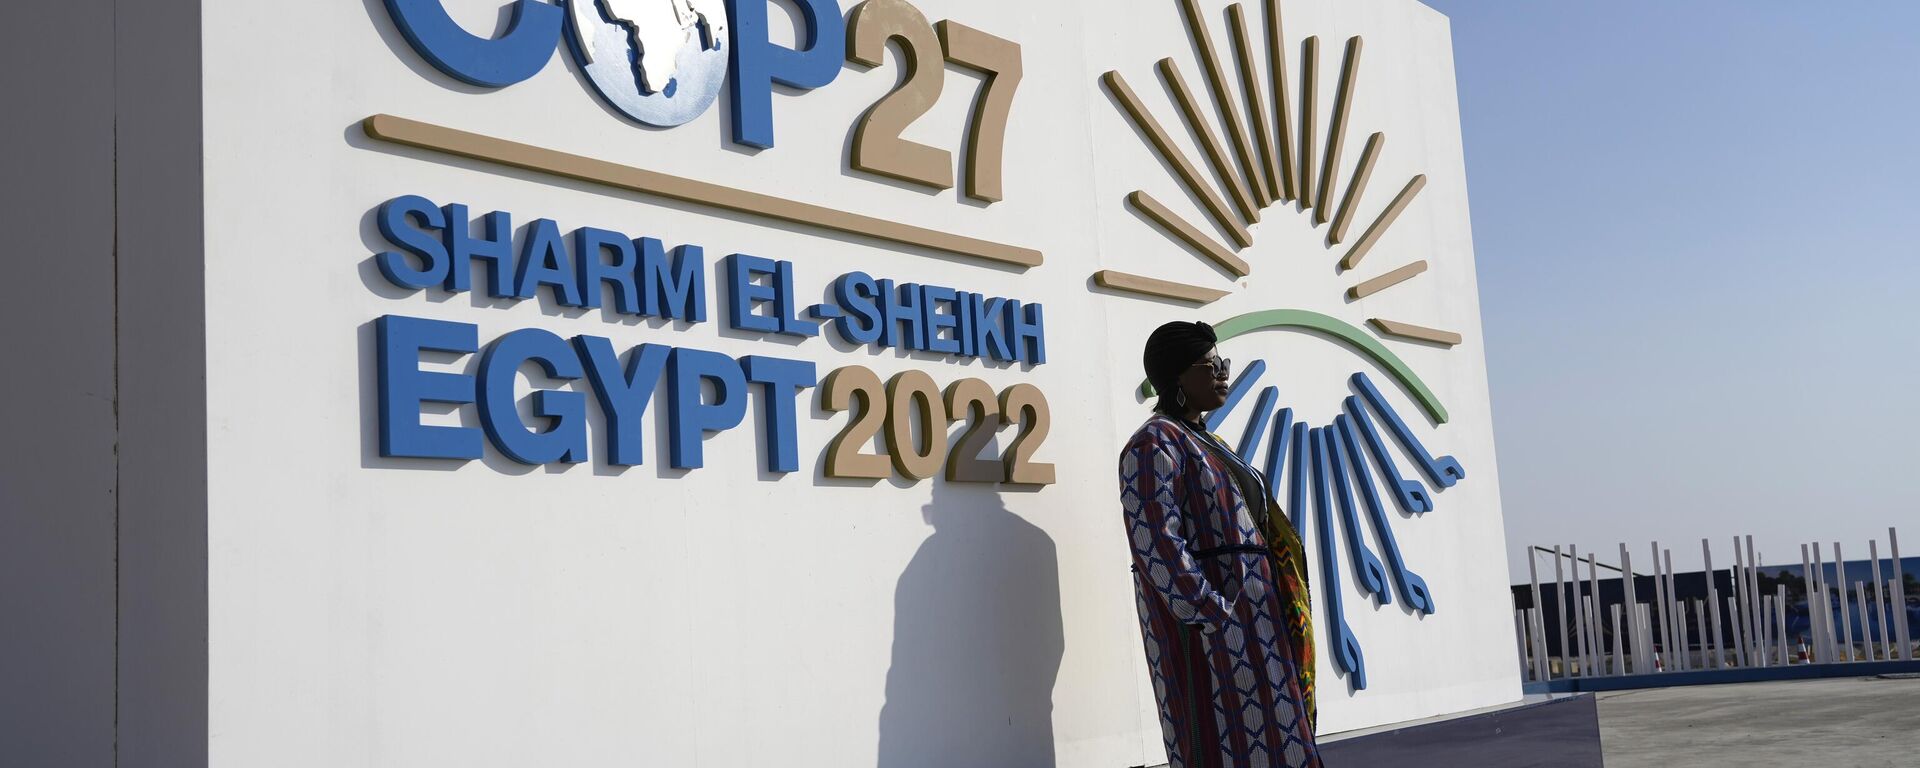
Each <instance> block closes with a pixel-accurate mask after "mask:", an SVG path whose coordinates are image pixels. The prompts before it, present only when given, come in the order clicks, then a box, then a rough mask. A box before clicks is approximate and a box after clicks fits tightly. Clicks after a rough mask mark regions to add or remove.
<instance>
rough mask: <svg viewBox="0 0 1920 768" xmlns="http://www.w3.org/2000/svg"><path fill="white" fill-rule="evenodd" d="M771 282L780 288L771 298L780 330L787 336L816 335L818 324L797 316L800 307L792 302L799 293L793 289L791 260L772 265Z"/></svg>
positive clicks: (818, 331)
mask: <svg viewBox="0 0 1920 768" xmlns="http://www.w3.org/2000/svg"><path fill="white" fill-rule="evenodd" d="M773 282H774V285H775V286H777V287H778V288H779V290H780V293H779V295H778V296H776V297H775V298H774V300H773V306H774V309H775V310H776V312H777V313H778V314H779V315H780V332H781V333H784V334H787V335H789V336H818V335H820V324H819V323H816V322H813V321H811V320H801V319H800V318H799V314H800V312H799V310H800V308H799V307H798V306H796V305H795V304H794V298H795V297H796V296H798V295H799V294H797V293H794V290H793V262H791V261H782V262H777V263H775V264H774V265H773Z"/></svg>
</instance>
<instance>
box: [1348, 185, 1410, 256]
mask: <svg viewBox="0 0 1920 768" xmlns="http://www.w3.org/2000/svg"><path fill="white" fill-rule="evenodd" d="M1425 186H1427V175H1426V174H1424V173H1423V174H1420V175H1418V176H1415V177H1413V178H1412V179H1410V180H1408V181H1407V185H1406V186H1405V187H1401V188H1400V194H1398V195H1394V197H1393V202H1391V203H1388V204H1387V209H1386V210H1384V211H1381V212H1380V216H1379V217H1378V218H1375V219H1374V220H1373V223H1372V224H1369V225H1367V231H1366V232H1363V233H1361V234H1360V239H1359V240H1358V241H1356V242H1354V244H1353V248H1352V249H1350V250H1348V251H1347V255H1346V257H1345V258H1342V259H1341V260H1340V268H1341V269H1353V268H1354V267H1355V266H1357V265H1359V263H1360V260H1361V259H1364V258H1366V256H1367V251H1369V250H1372V249H1373V244H1374V243H1377V242H1379V241H1380V236H1381V235H1383V234H1386V232H1387V228H1388V227H1391V226H1393V222H1394V220H1395V219H1398V218H1400V212H1401V211H1404V210H1406V209H1407V204H1408V203H1411V202H1413V196H1414V195H1418V194H1420V190H1421V189H1422V188H1423V187H1425Z"/></svg>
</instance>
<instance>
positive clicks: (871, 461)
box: [820, 365, 1054, 485]
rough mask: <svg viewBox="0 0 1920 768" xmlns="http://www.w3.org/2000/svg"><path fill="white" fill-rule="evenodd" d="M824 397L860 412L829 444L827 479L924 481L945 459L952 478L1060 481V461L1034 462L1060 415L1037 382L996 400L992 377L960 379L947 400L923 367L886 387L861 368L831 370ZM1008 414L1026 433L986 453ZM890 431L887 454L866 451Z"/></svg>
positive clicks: (834, 407)
mask: <svg viewBox="0 0 1920 768" xmlns="http://www.w3.org/2000/svg"><path fill="white" fill-rule="evenodd" d="M856 398H857V399H858V403H857V404H856V402H855V400H856ZM820 402H821V406H822V407H824V408H826V409H827V410H829V411H833V412H836V413H838V412H840V411H847V410H852V411H853V412H854V413H853V414H852V418H850V419H849V420H848V422H847V426H846V428H845V429H842V430H840V434H839V435H838V436H837V437H835V438H834V439H833V442H832V443H830V444H828V446H827V461H826V475H827V477H842V478H859V479H868V480H878V479H884V478H887V477H890V476H892V474H893V473H894V471H896V470H897V471H898V472H899V473H900V474H901V475H902V476H904V477H906V478H908V479H910V480H924V479H926V478H928V477H932V476H933V475H934V474H935V473H938V472H939V471H940V467H941V465H942V464H943V463H944V464H945V465H946V477H947V480H948V481H949V482H959V483H1000V482H1005V483H1018V484H1023V485H1052V484H1053V482H1054V471H1053V465H1052V464H1046V463H1041V462H1036V461H1034V460H1033V455H1034V454H1035V453H1037V452H1038V451H1039V450H1040V444H1041V443H1043V442H1045V441H1046V439H1047V433H1048V432H1050V431H1051V430H1052V429H1053V413H1052V411H1051V410H1050V409H1049V408H1048V407H1047V398H1046V395H1044V394H1041V392H1040V388H1039V387H1036V386H1034V385H1032V384H1015V385H1013V386H1011V387H1008V388H1007V389H1006V390H1005V391H1003V392H1001V393H1000V394H999V395H998V396H997V397H996V396H995V395H994V392H993V388H992V387H991V386H989V385H988V384H987V383H986V382H984V381H981V380H979V379H961V380H959V381H956V382H954V383H953V384H952V385H950V386H948V387H947V391H946V393H945V396H944V397H943V396H942V394H941V392H940V388H939V387H938V386H937V385H935V384H934V383H933V378H932V377H930V376H928V375H927V374H925V373H923V372H920V371H906V372H903V373H900V374H898V375H896V376H894V377H893V379H892V380H891V381H888V382H887V383H886V385H885V386H882V385H881V383H880V377H879V376H878V375H877V374H875V373H874V372H873V371H871V370H869V369H867V368H865V367H862V366H857V365H854V366H848V367H845V368H841V369H839V370H836V371H834V372H833V373H830V374H828V375H827V378H826V381H824V382H822V383H821V386H820ZM1003 416H1005V417H1006V418H1007V419H1008V420H1013V421H1018V422H1020V433H1019V435H1018V436H1016V437H1014V439H1013V441H1012V442H1011V443H1009V444H1008V445H1007V451H1006V455H1005V456H1003V457H1002V458H1001V459H1000V460H998V461H994V460H988V459H981V458H979V456H980V451H982V450H984V449H985V448H986V446H987V444H988V443H989V442H990V441H992V440H993V437H994V434H995V433H997V432H998V431H999V430H1000V427H1001V425H1002V417H1003ZM915 417H918V419H919V422H920V439H919V440H915V439H914V438H913V420H914V418H915ZM960 419H964V420H966V422H967V428H966V429H964V430H962V431H961V432H960V436H959V438H958V439H957V440H955V441H954V443H953V446H952V450H951V451H949V450H948V444H947V426H948V424H949V423H951V422H952V421H954V420H960ZM883 430H884V432H885V435H886V441H885V444H886V447H887V448H886V451H887V455H885V456H882V455H880V454H875V453H862V452H861V450H860V449H861V448H863V447H866V446H867V445H869V444H871V443H872V442H873V438H874V436H875V435H878V434H881V433H882V431H883ZM889 459H891V461H889ZM889 465H891V466H889Z"/></svg>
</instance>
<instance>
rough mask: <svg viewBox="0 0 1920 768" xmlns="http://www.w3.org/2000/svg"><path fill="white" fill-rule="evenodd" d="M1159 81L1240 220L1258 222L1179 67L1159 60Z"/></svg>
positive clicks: (1253, 206) (1255, 208)
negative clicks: (1164, 85) (1238, 214)
mask: <svg viewBox="0 0 1920 768" xmlns="http://www.w3.org/2000/svg"><path fill="white" fill-rule="evenodd" d="M1158 66H1159V69H1160V79H1161V80H1162V81H1164V82H1165V83H1166V84H1167V92H1168V93H1169V94H1172V96H1173V104H1174V106H1176V107H1179V109H1180V115H1181V117H1184V118H1186V122H1187V128H1188V130H1190V131H1192V132H1193V137H1194V140H1195V141H1197V142H1199V144H1200V154H1202V155H1205V156H1206V158H1207V163H1208V164H1209V165H1211V166H1213V172H1214V175H1216V176H1219V177H1220V182H1221V185H1222V186H1225V187H1226V188H1227V194H1228V195H1229V196H1231V197H1232V198H1233V204H1234V206H1235V207H1237V208H1239V209H1240V218H1241V220H1243V221H1245V222H1246V223H1248V224H1253V223H1256V222H1258V221H1260V204H1259V203H1257V202H1255V200H1254V198H1253V195H1252V194H1251V193H1249V192H1248V191H1247V185H1246V183H1245V182H1243V181H1241V179H1240V175H1239V173H1237V172H1236V171H1234V169H1233V166H1232V165H1231V164H1230V161H1228V159H1227V153H1226V150H1224V149H1222V148H1221V146H1220V136H1219V134H1216V133H1214V132H1213V126H1212V125H1211V124H1210V123H1208V122H1207V120H1206V117H1205V116H1204V115H1202V114H1200V104H1199V103H1198V102H1197V101H1195V100H1194V98H1193V89H1192V88H1191V87H1189V86H1188V85H1187V78H1186V77H1184V76H1182V75H1181V74H1180V67H1179V65H1177V64H1175V63H1173V59H1170V58H1169V59H1161V60H1160V63H1159V65H1158Z"/></svg>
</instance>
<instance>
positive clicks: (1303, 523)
mask: <svg viewBox="0 0 1920 768" xmlns="http://www.w3.org/2000/svg"><path fill="white" fill-rule="evenodd" d="M1284 413H1285V414H1286V415H1287V416H1288V417H1292V416H1293V409H1292V408H1288V409H1287V410H1286V411H1284ZM1310 439H1311V438H1309V437H1308V436H1307V423H1306V422H1304V421H1303V422H1300V423H1298V424H1295V425H1293V439H1292V440H1291V441H1290V442H1292V443H1293V446H1292V448H1293V450H1292V452H1291V453H1290V454H1288V456H1289V458H1288V459H1287V461H1288V462H1289V463H1290V464H1292V465H1293V468H1292V469H1291V470H1290V471H1289V472H1288V473H1287V474H1289V475H1292V476H1293V483H1292V485H1291V486H1290V487H1289V490H1288V493H1287V508H1288V509H1290V510H1292V512H1293V532H1294V533H1297V534H1299V535H1300V546H1303V547H1304V546H1306V544H1307V482H1308V480H1307V453H1308V452H1309V451H1310V450H1312V447H1311V445H1310V444H1309V443H1308V441H1309V440H1310ZM1274 482H1276V483H1278V482H1280V481H1278V480H1275V481H1274Z"/></svg>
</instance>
